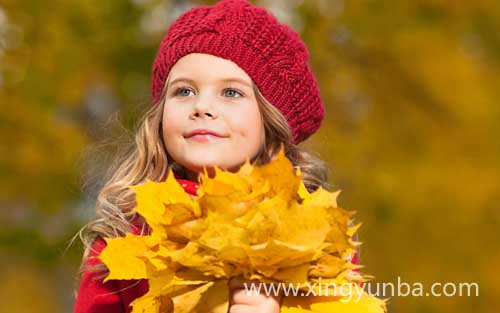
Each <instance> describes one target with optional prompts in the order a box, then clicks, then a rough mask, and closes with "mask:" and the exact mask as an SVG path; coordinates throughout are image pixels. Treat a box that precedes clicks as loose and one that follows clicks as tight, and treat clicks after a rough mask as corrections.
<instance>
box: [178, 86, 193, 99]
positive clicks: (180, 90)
mask: <svg viewBox="0 0 500 313" xmlns="http://www.w3.org/2000/svg"><path fill="white" fill-rule="evenodd" d="M183 91H187V92H188V93H187V94H186V93H185V92H184V93H181V92H183ZM190 91H192V90H191V89H188V88H184V87H179V88H177V89H176V90H175V91H174V96H182V97H184V96H189V92H190Z"/></svg>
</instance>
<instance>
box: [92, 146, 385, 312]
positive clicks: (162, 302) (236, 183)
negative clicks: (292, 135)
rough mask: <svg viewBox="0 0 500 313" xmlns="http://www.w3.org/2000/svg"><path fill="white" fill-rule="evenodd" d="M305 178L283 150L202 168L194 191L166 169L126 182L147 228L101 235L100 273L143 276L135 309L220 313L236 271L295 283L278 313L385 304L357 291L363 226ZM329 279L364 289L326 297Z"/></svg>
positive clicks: (118, 276) (110, 276) (353, 309)
mask: <svg viewBox="0 0 500 313" xmlns="http://www.w3.org/2000/svg"><path fill="white" fill-rule="evenodd" d="M301 178H302V175H301V172H300V168H298V169H297V171H294V169H293V166H292V164H291V163H290V161H289V160H288V159H287V158H286V156H285V154H284V152H283V150H281V151H280V153H279V154H278V155H277V156H276V157H275V158H274V159H273V160H272V161H271V162H270V163H268V164H266V165H262V166H252V165H250V163H249V161H248V160H247V161H246V162H245V164H244V165H243V166H242V167H241V168H240V169H239V171H238V172H237V173H231V172H228V171H223V170H221V169H218V168H216V175H215V176H214V177H213V178H209V177H208V175H206V174H201V184H200V187H199V189H198V194H197V196H196V197H192V196H190V195H188V194H187V193H186V192H185V191H184V189H183V188H182V187H181V186H180V185H179V183H178V182H177V181H176V180H175V178H174V175H173V173H172V172H169V173H168V176H167V179H166V181H165V182H159V183H156V182H152V181H150V180H147V181H146V183H144V184H143V185H140V186H131V187H130V188H132V189H133V190H134V191H135V193H136V200H137V206H136V211H137V213H139V214H140V215H141V216H143V217H144V219H145V220H146V222H147V224H148V225H149V226H150V229H151V233H150V235H142V236H141V235H133V234H127V235H126V236H125V237H119V238H114V239H109V238H105V240H106V243H107V246H106V248H105V249H104V250H103V251H102V253H101V255H100V257H99V258H100V259H101V260H102V261H103V263H104V264H105V265H106V266H107V268H108V269H109V273H108V276H107V277H106V278H105V281H107V280H112V279H147V280H148V282H149V292H148V293H146V294H145V295H144V296H142V297H140V298H138V299H136V300H134V302H132V303H131V305H132V307H133V311H132V312H133V313H159V312H175V313H184V312H185V313H188V312H215V313H218V312H221V313H226V312H227V308H228V296H229V291H228V279H229V278H231V277H234V276H239V277H243V278H244V279H248V280H256V281H259V282H262V283H267V284H270V283H275V284H282V286H283V289H282V291H283V290H284V288H285V287H287V286H294V288H298V289H297V290H298V291H299V292H296V294H295V295H292V294H291V292H290V293H289V294H288V295H286V296H285V297H284V299H283V303H282V306H281V312H289V313H302V312H329V313H330V312H339V313H346V312H366V313H382V312H386V306H385V302H384V301H383V300H380V299H378V298H375V297H373V296H371V295H368V294H367V293H364V292H363V291H362V290H360V289H359V283H360V282H362V281H366V279H367V277H368V276H363V275H361V274H358V273H356V272H355V271H353V270H354V269H356V268H358V267H360V266H359V265H354V264H352V263H351V262H350V261H349V259H348V258H347V256H348V255H350V254H352V253H353V252H354V251H355V250H354V249H355V247H356V246H357V245H358V244H359V243H358V242H354V241H353V239H352V236H353V234H354V233H355V232H356V230H357V228H358V227H359V224H358V225H351V219H350V218H351V216H352V214H353V212H350V211H346V210H344V209H342V208H339V207H338V206H337V202H336V198H337V196H338V194H339V193H340V191H337V192H333V193H331V192H328V191H326V190H325V189H323V188H321V187H320V188H319V189H318V190H316V191H315V192H314V193H309V192H308V191H307V189H306V188H305V186H304V184H303V182H302V179H301ZM325 285H326V286H336V285H339V286H340V285H342V286H343V288H344V291H346V290H350V291H349V292H351V293H354V292H355V289H356V288H354V287H357V288H358V289H357V291H356V292H357V293H358V292H360V291H361V294H360V297H359V296H358V297H355V296H354V295H353V294H346V293H345V292H343V293H339V292H338V290H339V289H336V290H337V294H335V293H334V292H332V291H333V290H331V291H330V293H326V295H325V291H327V292H328V290H325V287H324V286H325ZM346 286H348V287H353V288H347V289H346ZM321 288H323V290H318V289H321ZM328 288H329V287H327V288H326V289H328ZM318 291H322V292H321V294H318ZM306 294H308V296H304V295H306ZM310 294H314V295H316V296H312V295H310Z"/></svg>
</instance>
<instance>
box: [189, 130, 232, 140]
mask: <svg viewBox="0 0 500 313" xmlns="http://www.w3.org/2000/svg"><path fill="white" fill-rule="evenodd" d="M184 137H185V138H186V139H189V140H192V141H196V142H213V141H217V140H220V139H223V138H226V137H228V136H225V135H223V134H221V133H218V132H216V131H213V130H210V129H195V130H193V131H191V132H189V133H187V134H186V135H185V136H184Z"/></svg>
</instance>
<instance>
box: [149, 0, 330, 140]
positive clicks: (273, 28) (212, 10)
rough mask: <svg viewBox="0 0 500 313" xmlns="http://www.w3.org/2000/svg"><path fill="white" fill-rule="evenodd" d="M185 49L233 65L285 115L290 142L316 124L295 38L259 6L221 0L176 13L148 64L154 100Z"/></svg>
mask: <svg viewBox="0 0 500 313" xmlns="http://www.w3.org/2000/svg"><path fill="white" fill-rule="evenodd" d="M190 53H206V54H211V55H214V56H217V57H221V58H224V59H227V60H230V61H232V62H234V63H236V64H237V65H238V66H239V67H240V68H242V69H243V70H244V71H245V72H246V73H247V74H248V76H250V78H251V79H252V80H253V81H254V82H255V84H256V85H257V87H258V88H259V89H260V91H261V93H262V94H263V95H264V97H265V98H266V99H267V100H268V101H269V102H270V103H271V104H272V105H274V106H275V107H276V108H277V109H278V110H279V111H280V112H281V113H282V114H283V115H284V116H285V118H286V119H287V121H288V124H289V126H290V128H291V129H292V133H293V138H292V140H293V143H295V144H297V143H299V142H301V141H303V140H305V139H307V138H308V137H309V136H310V135H311V134H313V133H314V132H315V131H316V130H318V128H319V127H320V126H321V123H322V121H323V117H324V107H323V102H322V99H321V96H320V91H319V87H318V83H317V81H316V79H315V77H314V74H313V72H312V70H311V68H310V66H309V52H308V50H307V47H306V46H305V44H304V43H303V42H302V40H301V38H300V36H299V35H298V34H297V33H296V32H295V31H293V30H292V29H291V28H290V27H288V26H287V25H285V24H281V23H280V22H279V21H278V20H277V19H276V17H275V16H273V15H272V14H271V13H269V12H268V11H266V10H265V9H264V8H261V7H258V6H254V5H252V4H251V3H248V2H247V1H244V0H223V1H219V2H218V3H217V4H215V5H212V6H199V7H195V8H192V9H190V10H189V11H187V12H185V13H184V14H182V15H181V16H179V17H178V18H177V19H176V20H175V21H174V22H173V23H172V25H171V26H170V27H169V29H168V30H167V32H166V34H165V36H164V37H163V39H162V41H161V43H160V48H159V50H158V52H157V55H156V57H155V60H154V63H153V72H152V81H151V93H152V98H153V101H154V103H158V102H159V100H160V98H161V96H162V90H163V87H164V84H165V80H166V79H167V76H168V74H169V72H170V70H171V68H172V66H173V65H174V64H175V63H176V62H177V61H178V60H179V59H180V58H182V57H183V56H185V55H187V54H190Z"/></svg>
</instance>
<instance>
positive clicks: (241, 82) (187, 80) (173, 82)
mask: <svg viewBox="0 0 500 313" xmlns="http://www.w3.org/2000/svg"><path fill="white" fill-rule="evenodd" d="M219 81H221V82H224V83H229V82H237V83H240V84H242V85H245V86H247V87H249V88H251V87H252V86H251V85H250V84H249V83H248V82H247V81H245V80H243V79H240V78H236V77H229V78H224V79H221V80H219ZM179 82H186V83H190V84H193V85H194V84H195V81H194V80H192V79H189V78H185V77H178V78H176V79H174V80H172V81H171V82H170V83H169V84H168V85H169V86H172V85H173V84H176V83H179Z"/></svg>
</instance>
